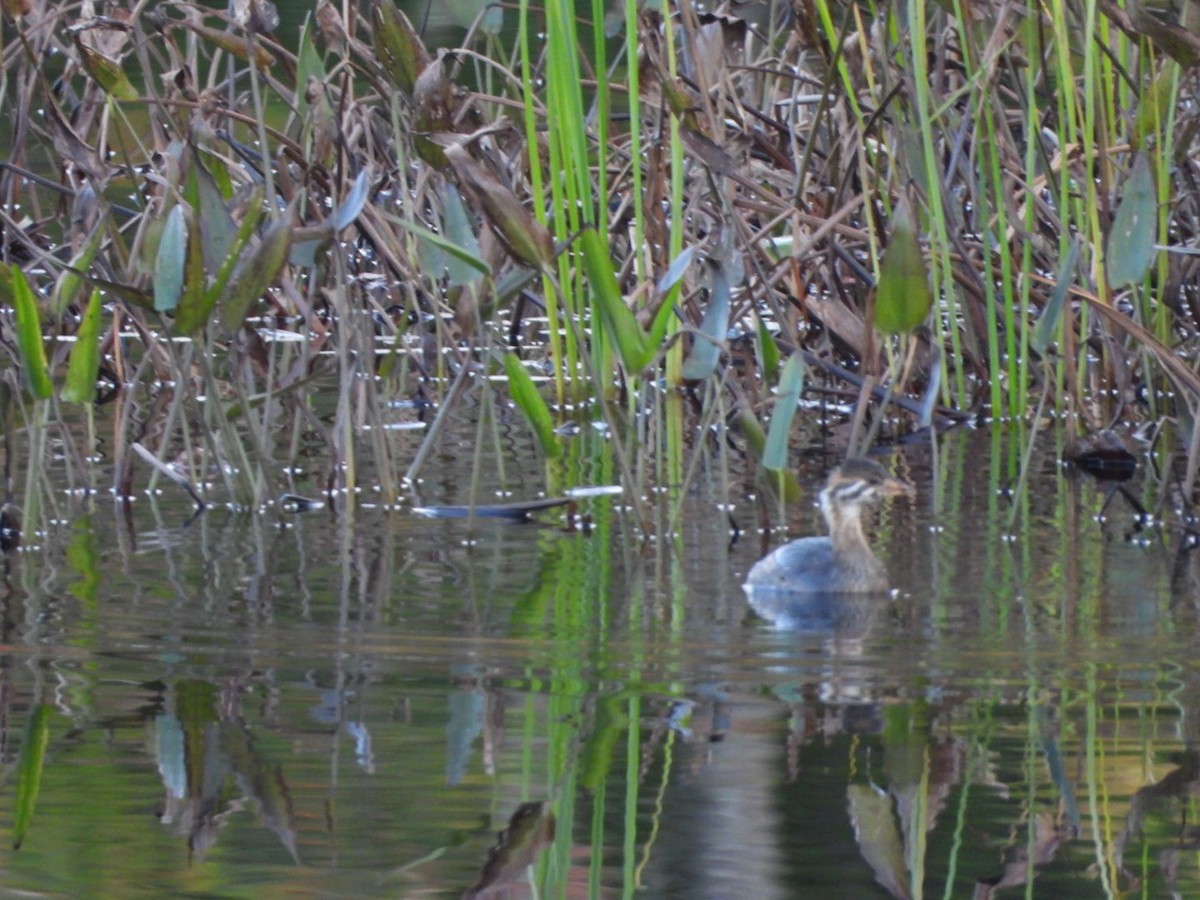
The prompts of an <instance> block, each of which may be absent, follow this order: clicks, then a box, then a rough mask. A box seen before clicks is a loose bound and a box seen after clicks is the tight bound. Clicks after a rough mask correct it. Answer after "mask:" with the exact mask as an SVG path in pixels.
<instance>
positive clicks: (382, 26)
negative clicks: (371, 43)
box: [371, 0, 431, 94]
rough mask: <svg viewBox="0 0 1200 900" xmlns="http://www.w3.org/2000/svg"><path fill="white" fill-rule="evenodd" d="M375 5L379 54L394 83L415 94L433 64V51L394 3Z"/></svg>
mask: <svg viewBox="0 0 1200 900" xmlns="http://www.w3.org/2000/svg"><path fill="white" fill-rule="evenodd" d="M371 5H372V17H371V28H372V30H373V32H374V38H375V54H376V56H377V57H378V59H379V61H380V63H382V65H383V69H384V71H385V72H386V73H387V76H388V78H390V79H391V80H392V83H393V84H394V85H396V87H398V88H400V90H402V91H404V92H405V93H407V94H411V93H412V89H413V86H414V85H416V83H417V77H418V76H419V75H420V74H421V73H422V72H423V71H425V67H426V66H428V65H429V63H430V59H431V57H430V56H429V51H428V50H426V49H425V44H424V43H422V42H421V38H420V36H419V35H418V34H417V30H416V29H415V28H413V25H412V22H410V21H409V20H408V16H406V15H405V14H404V13H402V12H401V11H400V10H399V9H397V8H396V4H395V3H393V2H392V0H378V2H376V3H373V4H371Z"/></svg>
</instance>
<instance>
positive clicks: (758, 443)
mask: <svg viewBox="0 0 1200 900" xmlns="http://www.w3.org/2000/svg"><path fill="white" fill-rule="evenodd" d="M738 425H739V426H740V428H741V431H742V436H743V437H745V439H746V446H748V447H749V448H750V452H751V453H753V454H754V458H755V459H757V460H758V462H759V465H760V466H762V460H763V454H764V453H765V451H766V446H767V437H766V434H764V432H763V429H762V426H761V425H759V424H758V419H756V418H754V413H752V412H750V410H748V409H744V410H742V412H741V415H740V416H739V418H738ZM762 472H763V474H764V475H765V476H766V480H767V483H768V484H769V485H770V486H771V490H773V491H774V492H775V493H776V494H778V495H779V496H781V497H783V499H784V500H785V501H787V502H788V503H795V502H796V501H797V500H799V499H800V493H801V492H800V482H798V481H797V480H796V474H795V473H794V472H792V470H791V469H768V468H767V467H766V466H762Z"/></svg>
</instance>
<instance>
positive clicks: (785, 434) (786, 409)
mask: <svg viewBox="0 0 1200 900" xmlns="http://www.w3.org/2000/svg"><path fill="white" fill-rule="evenodd" d="M803 390H804V358H803V357H802V356H801V355H800V354H799V353H793V354H792V355H791V356H789V357H788V361H787V362H786V363H784V365H783V374H782V375H780V377H779V392H778V394H777V395H776V397H775V411H774V412H773V413H771V424H770V425H769V426H768V428H767V441H766V444H765V445H764V446H763V454H762V464H763V468H765V469H770V470H772V471H776V472H778V471H781V470H783V469H786V468H787V463H788V458H787V457H788V454H787V449H788V438H789V436H790V435H791V432H792V419H793V418H795V416H796V409H797V406H798V405H799V403H800V394H801V392H802V391H803Z"/></svg>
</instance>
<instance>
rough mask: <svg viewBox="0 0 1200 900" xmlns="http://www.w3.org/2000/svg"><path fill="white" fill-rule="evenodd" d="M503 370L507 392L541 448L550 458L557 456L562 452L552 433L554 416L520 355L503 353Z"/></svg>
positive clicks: (555, 436)
mask: <svg viewBox="0 0 1200 900" xmlns="http://www.w3.org/2000/svg"><path fill="white" fill-rule="evenodd" d="M504 371H505V372H506V373H507V374H508V392H509V394H510V395H511V396H512V399H513V402H514V403H516V404H517V407H518V408H519V409H520V410H521V412H523V413H524V414H525V418H526V419H527V420H528V421H529V424H530V426H531V427H532V428H533V433H534V434H535V435H537V439H538V443H539V444H541V445H542V450H543V451H544V452H545V454H546V455H547V456H549V457H551V458H553V457H556V456H558V455H559V454H560V453H562V444H561V443H560V442H559V439H558V435H557V434H555V433H554V416H553V415H551V413H550V407H549V406H547V405H546V400H545V398H543V397H542V395H541V394H540V393H539V392H538V389H537V385H536V384H534V383H533V378H532V377H531V376H530V374H529V372H528V371H527V370H526V368H525V366H524V364H523V363H522V362H521V359H520V357H518V356H517V355H516V354H515V353H506V354H504Z"/></svg>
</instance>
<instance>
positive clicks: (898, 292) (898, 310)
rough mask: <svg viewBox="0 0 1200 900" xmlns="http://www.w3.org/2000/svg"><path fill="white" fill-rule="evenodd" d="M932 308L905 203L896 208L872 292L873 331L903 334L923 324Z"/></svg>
mask: <svg viewBox="0 0 1200 900" xmlns="http://www.w3.org/2000/svg"><path fill="white" fill-rule="evenodd" d="M932 305H933V293H932V292H931V291H930V289H929V275H928V273H927V271H926V267H925V257H924V255H923V254H922V253H921V244H920V242H919V241H918V240H917V229H916V226H915V225H914V224H913V221H912V213H911V211H910V210H909V206H908V202H907V201H906V200H902V201H901V202H900V203H899V204H898V205H897V207H896V221H895V225H894V226H893V228H892V236H891V240H889V241H888V246H887V253H886V254H885V255H884V257H883V262H882V263H881V264H880V266H879V289H878V290H877V291H876V292H875V327H876V328H878V329H879V330H880V331H882V332H883V333H884V334H904V333H907V332H910V331H912V330H913V329H914V328H916V327H917V326H918V325H920V324H921V323H922V322H924V321H925V317H926V316H927V315H928V314H929V308H930V307H931V306H932Z"/></svg>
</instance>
